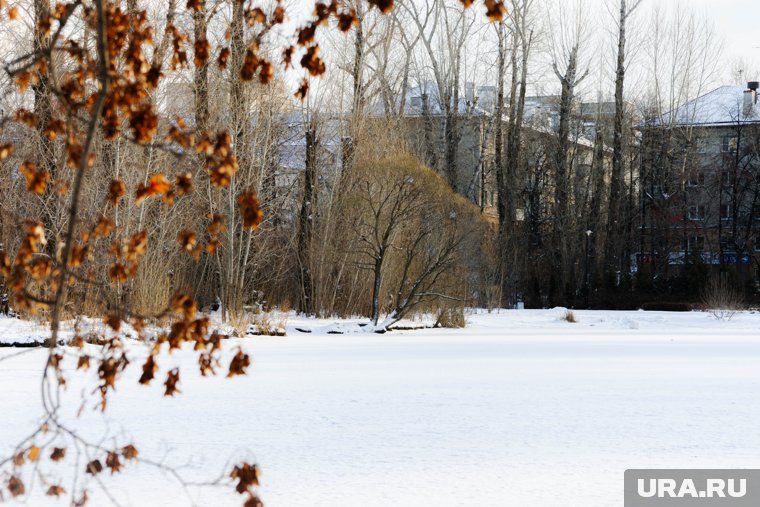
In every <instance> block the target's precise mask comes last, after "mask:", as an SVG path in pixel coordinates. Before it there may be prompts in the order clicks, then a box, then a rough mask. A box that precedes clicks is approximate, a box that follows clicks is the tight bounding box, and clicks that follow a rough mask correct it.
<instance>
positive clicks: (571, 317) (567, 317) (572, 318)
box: [562, 310, 578, 324]
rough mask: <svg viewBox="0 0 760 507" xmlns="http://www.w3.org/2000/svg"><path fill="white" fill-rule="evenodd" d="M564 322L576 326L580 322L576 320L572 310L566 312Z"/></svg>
mask: <svg viewBox="0 0 760 507" xmlns="http://www.w3.org/2000/svg"><path fill="white" fill-rule="evenodd" d="M562 320H566V321H567V322H569V323H571V324H575V323H577V322H578V320H577V319H576V318H575V314H574V313H573V311H572V310H568V311H566V312H565V315H564V316H563V317H562Z"/></svg>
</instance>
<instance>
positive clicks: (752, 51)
mask: <svg viewBox="0 0 760 507" xmlns="http://www.w3.org/2000/svg"><path fill="white" fill-rule="evenodd" d="M644 1H645V2H646V3H649V4H656V3H662V4H663V5H665V4H673V5H675V4H676V3H677V2H678V1H679V0H644ZM680 2H681V3H682V5H687V6H689V7H690V8H692V9H695V10H696V11H701V12H703V13H705V14H706V15H707V17H708V18H709V19H711V20H712V21H713V22H714V23H715V26H716V28H717V31H718V33H719V34H720V35H721V36H722V37H723V39H724V45H725V46H724V47H725V50H724V61H725V62H726V66H727V67H728V66H730V65H731V63H732V61H733V60H735V59H738V58H743V59H745V60H747V63H748V64H749V65H748V67H749V68H748V69H745V71H746V72H745V74H747V73H756V72H760V2H758V1H757V0H680ZM726 70H727V73H728V71H729V69H726ZM745 77H746V78H747V79H746V80H747V81H749V80H760V75H757V76H746V75H745ZM726 79H728V75H727V76H726ZM736 84H739V83H736Z"/></svg>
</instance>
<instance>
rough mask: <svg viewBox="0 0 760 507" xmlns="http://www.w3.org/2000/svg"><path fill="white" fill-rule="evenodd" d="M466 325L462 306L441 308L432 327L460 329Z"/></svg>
mask: <svg viewBox="0 0 760 507" xmlns="http://www.w3.org/2000/svg"><path fill="white" fill-rule="evenodd" d="M466 325H467V323H466V321H465V318H464V308H462V307H456V308H441V309H439V311H438V317H437V318H436V321H435V326H434V327H445V328H451V329H461V328H463V327H465V326H466Z"/></svg>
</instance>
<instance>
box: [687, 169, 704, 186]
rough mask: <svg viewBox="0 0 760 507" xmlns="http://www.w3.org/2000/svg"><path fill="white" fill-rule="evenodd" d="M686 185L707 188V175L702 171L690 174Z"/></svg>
mask: <svg viewBox="0 0 760 507" xmlns="http://www.w3.org/2000/svg"><path fill="white" fill-rule="evenodd" d="M686 185H687V186H689V187H703V186H705V173H703V172H702V171H699V172H692V173H690V174H689V177H688V179H687V180H686Z"/></svg>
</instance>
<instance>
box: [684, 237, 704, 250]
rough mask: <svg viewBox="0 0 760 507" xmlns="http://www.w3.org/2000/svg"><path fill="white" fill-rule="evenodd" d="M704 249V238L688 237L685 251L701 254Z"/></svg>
mask: <svg viewBox="0 0 760 507" xmlns="http://www.w3.org/2000/svg"><path fill="white" fill-rule="evenodd" d="M704 249H705V237H704V236H689V238H688V239H687V243H686V251H687V252H689V253H692V252H702V251H703V250H704Z"/></svg>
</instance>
